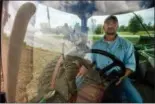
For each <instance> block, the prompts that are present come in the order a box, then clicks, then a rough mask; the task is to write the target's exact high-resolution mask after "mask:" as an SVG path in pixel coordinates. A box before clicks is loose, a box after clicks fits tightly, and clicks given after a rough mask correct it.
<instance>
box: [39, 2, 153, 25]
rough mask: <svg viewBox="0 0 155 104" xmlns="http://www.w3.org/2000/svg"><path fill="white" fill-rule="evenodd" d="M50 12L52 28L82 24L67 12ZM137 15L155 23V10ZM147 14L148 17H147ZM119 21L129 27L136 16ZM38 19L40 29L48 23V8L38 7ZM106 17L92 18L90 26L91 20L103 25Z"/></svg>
mask: <svg viewBox="0 0 155 104" xmlns="http://www.w3.org/2000/svg"><path fill="white" fill-rule="evenodd" d="M49 11H50V19H51V20H50V24H51V27H55V26H59V25H63V24H64V23H68V24H69V25H70V26H72V27H73V26H74V25H75V23H76V22H78V23H80V19H79V18H78V16H76V15H74V14H70V13H66V12H62V11H59V10H56V9H53V8H50V9H49ZM135 13H136V14H139V15H141V16H142V17H143V19H144V23H149V22H152V24H153V23H154V8H151V9H147V10H141V11H137V12H135ZM146 14H147V15H146ZM116 16H117V17H118V20H119V24H120V25H126V26H127V25H128V21H129V19H130V18H131V17H132V16H134V15H133V13H126V14H122V15H116ZM36 17H39V18H36V27H37V28H39V27H40V26H39V23H41V22H43V23H44V22H48V20H47V12H46V6H44V5H40V4H39V5H38V10H37V15H36ZM106 17H107V15H106V16H92V17H90V18H89V19H88V26H89V27H90V26H91V19H92V18H93V19H96V24H103V22H104V19H105V18H106Z"/></svg>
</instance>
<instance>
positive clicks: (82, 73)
mask: <svg viewBox="0 0 155 104" xmlns="http://www.w3.org/2000/svg"><path fill="white" fill-rule="evenodd" d="M87 72H88V69H87V68H86V67H85V66H83V65H82V66H81V67H80V69H79V72H78V74H77V76H76V77H83V76H84V75H85V74H86V73H87Z"/></svg>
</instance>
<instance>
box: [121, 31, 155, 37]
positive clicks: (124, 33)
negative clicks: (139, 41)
mask: <svg viewBox="0 0 155 104" xmlns="http://www.w3.org/2000/svg"><path fill="white" fill-rule="evenodd" d="M148 32H149V34H152V35H154V34H155V32H154V31H148ZM118 33H119V34H121V35H140V36H142V35H143V36H148V33H147V32H146V31H139V32H137V33H136V34H133V33H131V32H118Z"/></svg>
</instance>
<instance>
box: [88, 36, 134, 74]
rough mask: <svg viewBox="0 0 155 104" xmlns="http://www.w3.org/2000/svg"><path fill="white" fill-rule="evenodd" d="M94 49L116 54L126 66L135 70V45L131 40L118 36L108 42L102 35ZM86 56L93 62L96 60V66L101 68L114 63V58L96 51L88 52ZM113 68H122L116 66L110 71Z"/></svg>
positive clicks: (93, 46)
mask: <svg viewBox="0 0 155 104" xmlns="http://www.w3.org/2000/svg"><path fill="white" fill-rule="evenodd" d="M92 49H100V50H104V51H107V52H109V53H111V54H113V55H115V56H116V57H117V58H118V59H120V60H121V61H122V62H123V63H124V65H125V67H126V68H129V69H131V70H132V71H135V68H136V61H135V55H134V47H133V44H132V43H131V42H130V41H128V40H125V39H123V38H122V37H119V36H117V37H116V39H115V40H114V41H111V42H107V41H106V40H104V38H103V37H102V38H101V39H100V40H98V41H96V42H95V43H94V44H93V45H92ZM85 58H86V59H88V60H90V61H91V62H96V67H97V68H100V69H102V68H104V67H106V66H107V65H109V64H111V63H112V60H111V59H110V58H108V57H106V56H103V55H100V54H95V53H90V54H87V55H86V56H85ZM112 70H120V68H119V67H114V68H112V69H111V70H110V71H109V72H108V73H110V72H111V71H112Z"/></svg>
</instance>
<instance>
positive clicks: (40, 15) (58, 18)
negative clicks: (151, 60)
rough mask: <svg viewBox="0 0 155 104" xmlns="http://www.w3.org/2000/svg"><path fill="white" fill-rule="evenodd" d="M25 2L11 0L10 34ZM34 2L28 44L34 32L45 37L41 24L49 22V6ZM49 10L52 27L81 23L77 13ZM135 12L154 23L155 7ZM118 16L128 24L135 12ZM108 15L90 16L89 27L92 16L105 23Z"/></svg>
mask: <svg viewBox="0 0 155 104" xmlns="http://www.w3.org/2000/svg"><path fill="white" fill-rule="evenodd" d="M25 2H27V1H10V3H9V11H8V12H9V14H10V15H11V16H10V18H9V20H8V22H7V23H6V25H5V28H4V31H5V32H6V33H8V35H9V34H10V32H11V30H12V26H13V22H14V19H15V15H16V13H17V10H18V8H19V7H20V6H21V5H22V4H23V3H25ZM29 2H33V3H34V1H29ZM34 4H35V5H36V7H37V10H36V13H35V15H34V16H33V17H32V18H31V20H30V22H29V24H28V29H27V33H26V37H25V40H26V43H28V44H31V43H33V40H32V39H33V38H32V37H33V36H34V35H35V34H34V32H35V33H36V34H37V35H35V36H36V37H38V39H43V38H44V37H45V36H43V35H44V34H39V32H40V30H39V29H40V24H42V23H48V19H47V11H46V9H47V7H46V6H45V5H42V4H36V3H34ZM56 4H57V3H56ZM98 5H99V6H102V5H101V4H100V3H98ZM131 5H133V4H132V3H131ZM134 5H136V4H134ZM117 6H119V5H117ZM114 8H115V7H113V10H114ZM49 12H50V26H51V28H56V27H57V26H63V25H64V24H65V23H68V25H69V26H71V27H74V25H75V24H76V23H79V24H80V23H81V20H80V19H79V18H78V16H77V15H74V14H70V13H66V12H62V11H59V10H56V9H54V8H49ZM105 12H107V11H105ZM111 12H113V11H111ZM135 13H136V14H139V15H141V16H142V17H143V19H144V23H146V24H148V23H149V22H151V23H152V24H154V8H151V9H147V10H141V11H137V12H135ZM116 16H117V17H118V20H119V25H128V21H129V19H130V18H131V17H132V16H133V14H132V13H127V14H122V15H116ZM106 17H107V15H105V16H92V17H90V18H89V19H88V23H87V24H88V27H89V28H90V27H91V26H92V23H91V19H92V18H93V19H95V20H96V24H103V22H104V20H105V18H106ZM34 19H35V21H36V22H35V26H33V25H32V22H33V20H34ZM48 38H49V37H48ZM45 40H46V39H45ZM45 42H49V40H47V41H45ZM40 45H42V42H40Z"/></svg>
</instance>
